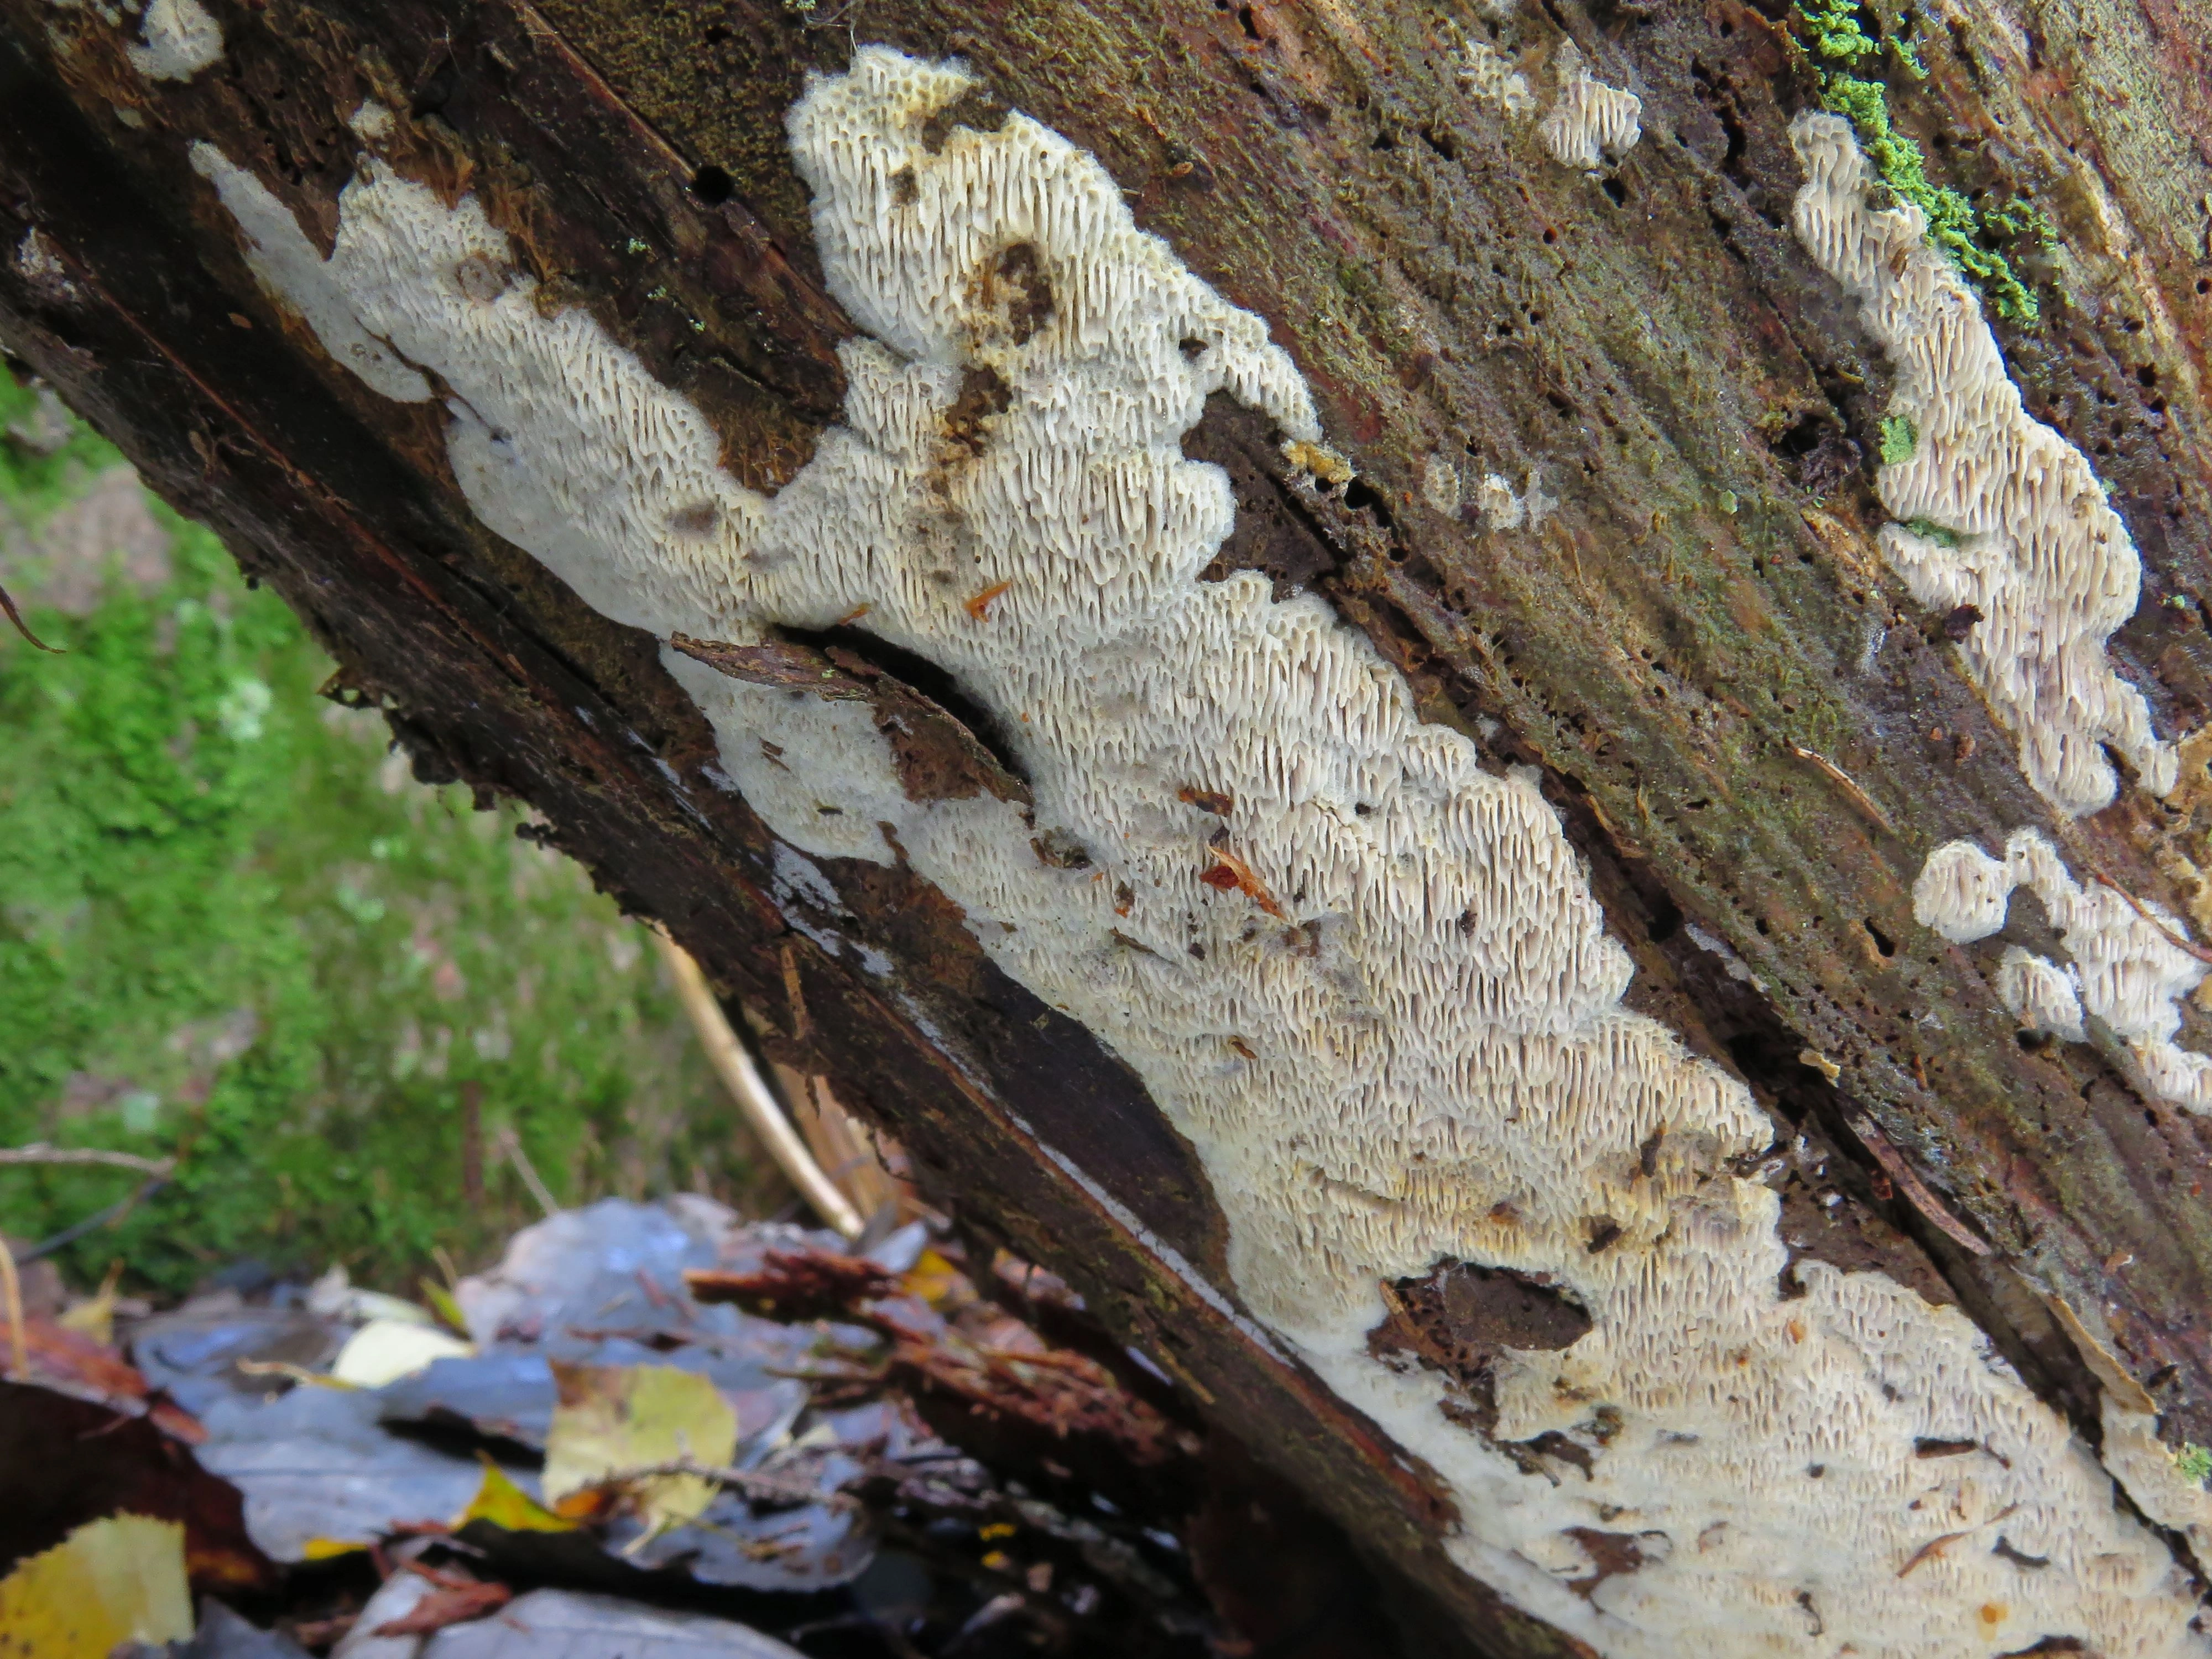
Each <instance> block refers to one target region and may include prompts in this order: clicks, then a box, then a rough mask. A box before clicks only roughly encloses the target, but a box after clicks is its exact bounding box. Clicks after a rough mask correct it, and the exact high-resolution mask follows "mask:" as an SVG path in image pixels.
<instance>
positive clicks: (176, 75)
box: [130, 0, 222, 81]
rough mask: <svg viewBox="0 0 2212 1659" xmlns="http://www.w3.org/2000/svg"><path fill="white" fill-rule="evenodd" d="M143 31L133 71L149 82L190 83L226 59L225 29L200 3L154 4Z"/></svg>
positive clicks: (166, 0)
mask: <svg viewBox="0 0 2212 1659" xmlns="http://www.w3.org/2000/svg"><path fill="white" fill-rule="evenodd" d="M143 32H144V35H145V40H144V42H143V44H142V45H134V46H131V48H130V56H131V68H133V69H135V70H137V71H138V73H139V74H141V75H143V76H145V77H146V78H147V79H148V80H149V81H189V80H191V78H192V76H195V75H197V74H198V73H199V72H200V71H201V70H204V69H205V68H206V67H207V66H208V65H209V64H212V63H214V62H216V60H217V59H218V58H221V57H222V25H220V24H218V23H217V22H216V21H215V19H214V18H213V17H211V16H210V15H209V14H208V9H207V8H206V7H205V6H204V5H202V4H200V0H152V3H151V4H149V6H148V7H147V8H146V18H145V22H144V24H143Z"/></svg>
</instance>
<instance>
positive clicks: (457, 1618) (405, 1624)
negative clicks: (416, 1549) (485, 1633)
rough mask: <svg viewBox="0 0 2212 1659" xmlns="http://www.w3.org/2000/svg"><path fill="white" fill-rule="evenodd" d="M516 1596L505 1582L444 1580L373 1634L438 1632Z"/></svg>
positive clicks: (480, 1615)
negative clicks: (413, 1605) (409, 1610)
mask: <svg viewBox="0 0 2212 1659" xmlns="http://www.w3.org/2000/svg"><path fill="white" fill-rule="evenodd" d="M513 1600H514V1592H513V1590H511V1589H507V1586H506V1585H504V1584H492V1583H485V1584H478V1583H459V1584H443V1585H441V1586H440V1587H439V1588H438V1589H434V1590H432V1591H431V1592H430V1593H429V1594H428V1595H426V1596H424V1597H423V1598H422V1600H421V1601H417V1602H416V1604H415V1607H414V1609H413V1611H411V1612H410V1613H404V1614H403V1615H402V1616H401V1617H399V1618H398V1619H387V1620H385V1621H384V1622H383V1623H382V1624H380V1625H379V1626H377V1627H376V1629H375V1631H374V1632H373V1634H375V1635H378V1636H435V1635H436V1634H437V1633H438V1632H440V1631H441V1630H443V1629H445V1628H446V1626H448V1625H465V1624H466V1623H468V1622H469V1620H471V1619H481V1618H483V1616H484V1615H485V1614H486V1613H497V1612H498V1611H499V1610H500V1609H501V1607H505V1606H506V1605H507V1603H508V1602H509V1601H513Z"/></svg>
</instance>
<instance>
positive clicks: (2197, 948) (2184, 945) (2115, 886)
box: [2089, 870, 2212, 962]
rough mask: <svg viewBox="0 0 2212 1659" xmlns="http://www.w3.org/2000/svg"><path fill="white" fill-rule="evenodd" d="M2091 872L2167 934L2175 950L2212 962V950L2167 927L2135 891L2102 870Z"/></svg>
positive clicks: (2101, 882) (2167, 941)
mask: <svg viewBox="0 0 2212 1659" xmlns="http://www.w3.org/2000/svg"><path fill="white" fill-rule="evenodd" d="M2089 873H2090V874H2091V875H2092V876H2093V877H2094V878H2096V879H2097V881H2098V882H2099V883H2100V884H2102V885H2104V886H2106V887H2109V888H2111V889H2112V890H2113V891H2114V892H2115V893H2118V895H2119V896H2121V897H2122V898H2124V899H2125V900H2126V901H2127V902H2128V907H2129V908H2130V909H2132V910H2133V911H2134V912H2135V913H2136V915H2139V916H2141V917H2142V919H2143V920H2144V921H2147V922H2148V923H2149V924H2150V925H2151V926H2152V927H2155V928H2157V929H2158V931H2159V932H2160V933H2161V934H2163V935H2164V936H2165V939H2166V943H2167V944H2168V945H2172V947H2173V948H2174V949H2175V950H2177V951H2181V952H2183V953H2184V954H2185V955H2188V956H2192V957H2196V958H2197V961H2199V962H2212V951H2208V950H2206V949H2205V948H2204V947H2203V945H2199V944H2197V942H2196V941H2195V940H2193V939H2184V938H2182V937H2181V936H2180V935H2179V933H2175V932H2174V931H2173V929H2172V928H2171V927H2167V926H2166V924H2165V923H2164V922H2162V921H2160V920H2159V919H2158V918H2157V917H2156V916H2154V915H2152V914H2151V913H2150V911H2149V910H2148V909H2147V908H2144V905H2143V902H2142V900H2141V899H2139V898H2137V897H2136V896H2135V895H2134V894H2133V893H2130V891H2128V890H2127V889H2126V888H2124V887H2123V886H2121V885H2120V884H2119V883H2118V882H2117V881H2114V880H2113V879H2112V878H2111V877H2110V876H2108V875H2106V873H2105V872H2103V871H2102V870H2092V871H2091V872H2089Z"/></svg>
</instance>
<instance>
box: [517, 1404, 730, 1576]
mask: <svg viewBox="0 0 2212 1659" xmlns="http://www.w3.org/2000/svg"><path fill="white" fill-rule="evenodd" d="M553 1380H554V1383H555V1385H556V1387H557V1388H558V1389H559V1391H560V1393H559V1399H558V1402H557V1403H556V1405H555V1407H554V1408H553V1425H552V1428H551V1430H550V1432H549V1433H548V1434H547V1435H546V1437H545V1500H546V1502H547V1503H549V1504H552V1505H553V1506H554V1507H555V1508H556V1510H562V1511H563V1512H565V1511H566V1510H568V1508H569V1506H568V1504H564V1503H563V1502H562V1500H563V1499H564V1498H569V1497H572V1496H573V1495H574V1494H576V1493H578V1492H584V1491H586V1489H587V1488H590V1487H595V1486H605V1485H608V1484H610V1483H612V1484H615V1485H617V1486H619V1487H620V1489H621V1490H622V1492H623V1494H624V1495H625V1496H627V1497H628V1498H629V1500H630V1502H631V1504H633V1505H634V1506H635V1509H636V1510H637V1513H638V1515H639V1516H640V1517H641V1518H642V1519H643V1520H644V1522H646V1528H647V1530H646V1534H645V1535H646V1536H647V1537H650V1536H652V1535H653V1534H656V1533H660V1532H665V1531H666V1530H667V1529H668V1528H670V1527H672V1526H677V1525H679V1524H681V1523H682V1522H686V1521H690V1520H694V1519H696V1517H697V1516H699V1515H701V1514H702V1513H703V1512H704V1511H705V1510H706V1508H707V1505H708V1504H710V1503H712V1502H713V1501H714V1492H715V1487H714V1484H713V1483H712V1482H711V1481H708V1480H701V1479H699V1477H698V1476H696V1475H690V1474H663V1475H646V1476H640V1477H635V1478H629V1479H624V1478H623V1477H625V1476H628V1475H629V1472H630V1471H632V1470H635V1469H640V1468H652V1467H653V1466H654V1465H656V1464H661V1463H673V1462H679V1461H681V1460H684V1459H686V1458H688V1459H690V1461H691V1462H695V1463H702V1464H706V1465H708V1466H711V1467H716V1468H719V1467H721V1466H723V1465H725V1464H727V1463H728V1462H729V1461H730V1459H731V1458H732V1457H733V1456H735V1455H737V1449H738V1416H737V1413H735V1412H733V1411H732V1410H731V1409H730V1403H729V1401H726V1400H725V1399H723V1398H722V1396H721V1395H720V1393H719V1392H717V1391H716V1389H715V1388H714V1384H713V1383H710V1382H708V1380H707V1379H706V1378H705V1377H703V1376H699V1375H698V1374H697V1373H696V1372H693V1371H680V1370H677V1369H676V1368H675V1367H674V1366H673V1365H564V1364H560V1363H559V1362H557V1361H556V1362H555V1364H554V1365H553Z"/></svg>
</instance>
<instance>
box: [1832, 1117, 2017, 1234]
mask: <svg viewBox="0 0 2212 1659" xmlns="http://www.w3.org/2000/svg"><path fill="white" fill-rule="evenodd" d="M1851 1133H1853V1134H1855V1135H1857V1137H1858V1138H1859V1139H1861V1140H1862V1141H1863V1142H1865V1143H1866V1149H1867V1151H1869V1152H1872V1153H1873V1154H1874V1161H1875V1163H1877V1164H1881V1167H1882V1168H1883V1169H1884V1170H1887V1172H1888V1174H1889V1178H1890V1179H1891V1180H1893V1181H1894V1182H1896V1183H1897V1184H1898V1185H1899V1187H1901V1188H1904V1189H1905V1197H1907V1198H1908V1199H1910V1200H1912V1207H1913V1208H1914V1209H1916V1210H1917V1211H1919V1212H1920V1213H1921V1214H1923V1215H1924V1216H1926V1217H1927V1218H1929V1220H1930V1221H1932V1222H1934V1223H1935V1224H1936V1226H1938V1227H1940V1228H1942V1231H1943V1232H1944V1234H1945V1236H1946V1237H1948V1238H1950V1239H1951V1240H1953V1241H1954V1243H1958V1244H1960V1245H1961V1246H1963V1247H1964V1248H1965V1249H1968V1250H1970V1251H1972V1253H1973V1254H1974V1255H1988V1254H1989V1253H1990V1247H1989V1245H1988V1244H1987V1243H1985V1242H1984V1241H1983V1240H1982V1239H1979V1238H1977V1237H1975V1236H1974V1235H1973V1234H1972V1233H1971V1232H1969V1231H1967V1230H1966V1224H1965V1223H1964V1222H1962V1221H1960V1219H1959V1218H1957V1217H1956V1216H1954V1215H1953V1214H1952V1213H1951V1212H1950V1211H1948V1210H1947V1209H1945V1208H1944V1207H1943V1203H1942V1200H1940V1199H1938V1198H1937V1197H1936V1194H1933V1193H1931V1192H1929V1190H1928V1185H1927V1183H1926V1182H1923V1181H1922V1180H1921V1178H1920V1176H1919V1173H1918V1172H1917V1170H1914V1169H1913V1167H1912V1166H1911V1164H1907V1163H1906V1162H1905V1155H1904V1154H1903V1153H1902V1152H1899V1151H1898V1150H1897V1148H1896V1147H1894V1146H1891V1145H1890V1144H1889V1138H1888V1137H1887V1135H1885V1134H1883V1133H1882V1132H1881V1130H1880V1129H1877V1128H1876V1127H1875V1125H1874V1120H1873V1119H1872V1118H1869V1117H1855V1118H1853V1119H1852V1120H1851Z"/></svg>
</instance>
